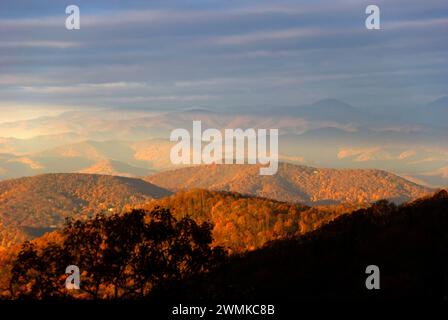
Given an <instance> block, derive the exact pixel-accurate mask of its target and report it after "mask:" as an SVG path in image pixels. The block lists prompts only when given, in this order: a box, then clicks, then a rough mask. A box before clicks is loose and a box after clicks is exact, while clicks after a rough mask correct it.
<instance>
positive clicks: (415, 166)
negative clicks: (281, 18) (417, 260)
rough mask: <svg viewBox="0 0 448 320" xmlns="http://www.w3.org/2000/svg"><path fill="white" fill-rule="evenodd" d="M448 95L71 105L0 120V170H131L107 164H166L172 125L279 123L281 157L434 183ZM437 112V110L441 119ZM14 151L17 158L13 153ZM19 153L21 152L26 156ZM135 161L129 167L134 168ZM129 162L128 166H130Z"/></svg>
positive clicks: (439, 178)
mask: <svg viewBox="0 0 448 320" xmlns="http://www.w3.org/2000/svg"><path fill="white" fill-rule="evenodd" d="M446 100H447V99H446V97H445V98H443V97H442V98H440V99H438V100H436V101H433V102H431V103H428V104H427V105H423V104H422V105H421V106H419V107H416V106H409V107H406V106H397V108H394V109H393V112H391V113H388V112H387V110H384V112H382V113H381V114H380V115H379V114H371V113H370V112H369V110H366V109H365V108H362V107H360V106H352V105H350V104H349V103H346V102H343V101H339V100H336V99H325V100H321V101H316V102H315V103H309V104H307V105H301V104H298V105H296V106H274V107H272V106H269V107H268V106H259V107H257V108H253V107H244V108H229V109H219V110H216V109H214V110H211V109H204V108H203V109H198V108H183V109H179V110H169V111H158V112H154V111H148V110H130V111H129V112H126V113H123V112H120V111H119V110H114V109H101V110H89V112H87V111H83V110H77V111H70V112H65V113H62V114H60V115H57V116H51V117H50V116H48V117H40V118H35V119H30V120H21V121H11V122H9V123H0V137H6V138H0V152H1V153H3V154H4V155H5V156H8V157H9V159H5V157H0V179H9V178H17V177H21V176H32V175H36V174H42V173H52V172H79V171H85V170H88V172H91V170H89V169H91V168H92V167H96V169H95V171H94V172H97V173H100V174H101V173H102V174H106V173H107V174H109V173H113V174H117V175H118V174H125V175H133V176H134V175H135V174H132V173H131V172H123V171H120V170H117V171H115V172H112V171H111V170H110V166H109V168H105V170H104V171H101V170H98V169H99V168H100V167H101V163H102V162H103V161H119V162H122V163H125V164H127V165H129V166H132V167H135V168H139V170H137V171H138V172H140V169H142V170H158V171H160V170H166V169H171V168H173V166H172V164H171V162H170V159H169V151H170V148H171V146H172V145H173V143H171V142H170V141H169V140H168V138H169V135H170V132H171V130H173V129H176V128H185V129H187V130H191V126H192V121H193V120H201V121H202V126H203V129H205V128H217V129H221V130H222V129H225V128H278V129H279V133H280V137H279V152H280V159H283V160H285V161H289V159H295V160H291V162H294V163H300V164H306V165H311V166H316V167H331V168H379V169H384V170H387V171H391V172H395V173H397V174H399V175H403V176H408V177H413V178H417V179H420V180H422V181H423V182H424V183H426V184H428V185H432V186H436V187H445V186H447V185H448V178H446V177H444V175H443V173H440V170H442V169H443V168H445V167H447V166H448V147H447V145H446V143H445V141H447V139H448V135H447V132H448V131H447V130H446V124H445V123H444V122H443V119H445V117H443V115H444V114H445V113H446V110H447V108H446ZM440 119H442V120H440ZM17 157H21V158H22V159H18V158H17ZM23 157H25V158H26V159H25V158H23ZM131 171H132V170H131ZM133 171H135V170H133Z"/></svg>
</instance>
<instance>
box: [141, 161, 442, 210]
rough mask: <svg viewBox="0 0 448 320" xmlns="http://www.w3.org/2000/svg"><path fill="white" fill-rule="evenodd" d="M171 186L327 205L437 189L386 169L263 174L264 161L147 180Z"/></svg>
mask: <svg viewBox="0 0 448 320" xmlns="http://www.w3.org/2000/svg"><path fill="white" fill-rule="evenodd" d="M145 180H146V181H149V182H151V183H154V184H156V185H160V186H161V187H164V188H166V189H169V190H172V191H177V190H181V189H185V190H188V189H191V188H204V189H210V190H223V191H234V192H239V193H242V194H250V195H256V196H260V197H268V198H272V199H276V200H280V201H289V202H304V203H307V204H328V203H342V202H349V203H350V202H354V203H357V202H360V203H370V202H374V201H377V200H380V199H390V200H393V201H396V202H406V201H409V200H412V199H415V198H418V197H421V196H424V195H426V194H428V193H430V192H432V191H433V190H432V189H430V188H427V187H423V186H420V185H417V184H415V183H413V182H410V181H408V180H405V179H403V178H401V177H398V176H396V175H394V174H391V173H388V172H385V171H381V170H358V169H325V168H313V167H307V166H299V165H293V164H287V163H280V164H279V169H278V172H277V174H275V175H273V176H260V175H259V165H204V166H196V167H189V168H182V169H177V170H172V171H166V172H162V173H158V174H155V175H153V176H149V177H147V178H146V179H145Z"/></svg>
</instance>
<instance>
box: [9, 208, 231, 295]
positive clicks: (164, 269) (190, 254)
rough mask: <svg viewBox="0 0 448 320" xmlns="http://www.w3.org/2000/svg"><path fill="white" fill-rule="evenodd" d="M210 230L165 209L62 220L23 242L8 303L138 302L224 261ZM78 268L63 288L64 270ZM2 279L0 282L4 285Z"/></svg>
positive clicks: (11, 271) (13, 266)
mask: <svg viewBox="0 0 448 320" xmlns="http://www.w3.org/2000/svg"><path fill="white" fill-rule="evenodd" d="M210 230H211V226H210V225H209V224H207V223H202V224H197V223H196V222H195V221H194V220H192V219H190V218H187V217H186V218H183V219H180V220H177V219H175V218H174V217H173V216H172V215H171V213H170V211H169V210H166V209H161V208H155V209H154V210H152V211H143V210H133V211H131V212H130V213H127V214H123V215H118V214H115V215H112V216H109V217H106V216H104V215H98V216H96V217H95V218H93V219H91V220H88V221H79V220H78V221H72V220H69V221H67V223H66V225H65V227H64V230H63V231H62V232H61V233H60V234H58V235H56V236H55V237H50V238H44V239H42V241H34V242H25V243H24V244H23V245H22V246H21V249H20V251H19V252H18V254H17V256H16V258H15V259H14V260H13V261H12V263H11V265H10V269H9V275H8V279H9V281H8V283H7V286H8V287H7V288H3V296H4V298H7V299H38V300H41V299H43V300H46V299H72V298H78V299H112V298H113V299H141V298H144V297H148V296H149V295H150V294H151V292H152V291H153V290H156V289H157V290H169V288H170V286H171V285H172V284H173V283H175V282H178V281H181V280H183V279H185V278H186V277H190V276H192V275H195V274H204V273H207V272H209V271H210V270H212V269H213V268H216V267H217V266H219V265H220V264H222V263H223V262H224V259H225V254H224V251H223V250H222V249H221V248H220V247H213V248H212V247H211V242H212V237H211V231H210ZM71 265H75V266H77V267H78V268H79V270H80V280H81V284H80V289H79V290H72V291H71V290H67V288H66V286H65V279H66V278H67V275H66V274H65V272H66V267H67V266H71ZM5 282H6V281H4V280H3V285H5Z"/></svg>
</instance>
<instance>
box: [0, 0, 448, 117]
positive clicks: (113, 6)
mask: <svg viewBox="0 0 448 320" xmlns="http://www.w3.org/2000/svg"><path fill="white" fill-rule="evenodd" d="M70 4H76V5H78V6H79V8H80V10H81V29H80V30H76V31H68V30H66V29H65V19H66V17H67V15H66V14H65V8H66V6H68V5H70ZM369 4H376V5H378V6H379V7H380V9H381V28H382V29H381V30H367V29H366V28H365V25H364V21H365V19H366V17H367V15H366V14H365V8H366V6H367V5H369ZM447 51H448V2H447V1H446V0H426V1H419V0H397V1H392V0H387V1H379V0H376V1H375V2H372V1H363V0H347V1H340V0H326V1H323V0H317V1H283V0H270V1H266V0H238V1H235V0H220V1H215V0H207V1H205V0H194V1H192V0H173V1H171V0H170V1H166V0H163V1H135V0H134V1H132V0H131V1H116V0H106V1H92V0H87V1H83V0H70V1H61V0H54V1H49V0H39V1H37V0H36V1H23V0H2V1H1V2H0V108H3V110H5V108H6V110H15V111H16V112H17V111H20V110H29V109H30V108H31V109H32V108H40V109H43V110H59V109H64V108H68V109H69V108H73V107H80V108H95V107H116V108H148V109H160V108H162V109H163V108H178V107H210V108H225V107H236V106H257V105H267V106H277V105H278V106H286V105H301V104H306V103H310V102H314V101H317V100H320V99H324V98H335V99H340V100H343V101H346V102H348V103H351V104H353V105H355V106H357V107H360V108H369V109H370V110H372V109H373V110H387V109H388V108H399V107H403V106H414V105H419V104H425V103H427V102H430V101H432V100H435V99H437V98H439V97H441V96H445V95H447V94H448V90H447V85H446V84H447V80H448V68H447V65H448V52H447ZM23 112H28V111H23ZM0 116H1V117H5V111H3V112H0ZM3 120H4V119H3Z"/></svg>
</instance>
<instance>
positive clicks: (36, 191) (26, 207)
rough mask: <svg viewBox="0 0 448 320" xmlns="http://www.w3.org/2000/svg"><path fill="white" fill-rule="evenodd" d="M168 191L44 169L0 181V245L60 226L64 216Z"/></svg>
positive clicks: (118, 208)
mask: <svg viewBox="0 0 448 320" xmlns="http://www.w3.org/2000/svg"><path fill="white" fill-rule="evenodd" d="M170 194H171V193H170V192H169V191H167V190H165V189H163V188H159V187H157V186H155V185H152V184H150V183H148V182H145V181H143V180H140V179H132V178H125V177H115V176H105V175H92V174H45V175H39V176H35V177H29V178H20V179H15V180H6V181H1V182H0V229H1V231H0V235H1V239H0V244H1V245H3V246H6V245H8V244H9V243H15V242H19V240H23V239H30V238H34V237H36V236H39V235H40V234H42V233H44V232H46V231H50V230H52V229H56V228H59V227H60V226H61V225H62V224H63V222H64V221H65V218H67V217H72V218H75V219H85V218H89V217H92V216H93V215H94V214H97V213H100V212H122V211H123V210H127V209H128V206H134V205H137V204H141V203H147V202H148V201H151V200H153V199H158V198H161V197H164V196H167V195H170Z"/></svg>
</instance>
